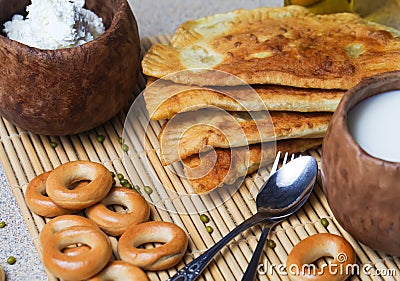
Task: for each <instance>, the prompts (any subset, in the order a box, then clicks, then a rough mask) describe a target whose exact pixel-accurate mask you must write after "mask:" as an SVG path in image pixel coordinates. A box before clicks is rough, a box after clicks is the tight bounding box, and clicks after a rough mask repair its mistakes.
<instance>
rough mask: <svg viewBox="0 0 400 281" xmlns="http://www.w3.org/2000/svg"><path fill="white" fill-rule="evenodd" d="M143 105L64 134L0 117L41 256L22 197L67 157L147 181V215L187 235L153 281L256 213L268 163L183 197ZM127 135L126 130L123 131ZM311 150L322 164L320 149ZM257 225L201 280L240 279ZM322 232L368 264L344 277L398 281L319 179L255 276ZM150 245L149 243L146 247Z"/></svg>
mask: <svg viewBox="0 0 400 281" xmlns="http://www.w3.org/2000/svg"><path fill="white" fill-rule="evenodd" d="M169 40H170V37H169V36H159V37H154V38H145V39H143V40H142V51H143V52H145V51H146V50H147V49H149V48H150V46H151V45H152V44H154V43H163V44H166V43H168V42H169ZM145 83H146V81H145V79H144V77H143V76H139V79H138V85H137V89H138V91H140V90H141V89H143V88H144V86H145ZM136 101H137V100H136ZM136 101H135V102H136ZM144 110H145V109H144V108H142V109H141V111H140V110H139V112H137V115H136V116H137V118H133V119H132V118H130V119H129V120H128V119H127V118H126V117H127V115H126V111H124V112H121V113H120V114H118V115H117V116H115V117H114V118H113V119H112V120H110V121H108V122H107V123H105V124H104V125H102V126H100V127H98V128H95V129H93V130H91V131H89V132H85V133H82V134H78V135H72V136H64V137H48V136H41V135H35V134H32V133H29V132H27V131H24V130H21V129H20V128H17V127H15V126H14V125H12V124H11V123H9V122H8V121H6V120H4V119H0V160H1V162H2V165H3V168H4V171H5V173H6V176H7V178H8V181H9V183H10V187H11V189H12V191H13V194H14V196H15V198H16V201H17V204H18V205H19V207H20V209H21V213H22V215H23V218H24V220H25V222H26V225H27V228H28V231H29V233H30V235H31V237H32V240H33V242H34V245H35V246H36V248H37V250H38V252H39V255H40V256H41V246H40V243H39V239H38V236H39V233H40V230H41V229H42V227H43V226H44V225H45V223H46V222H47V221H48V219H44V218H42V217H40V216H38V215H36V214H33V213H31V212H30V211H29V209H28V207H27V206H26V202H25V197H24V194H25V191H26V187H27V184H28V183H29V181H30V180H31V179H32V178H33V177H35V176H36V175H38V174H40V173H42V172H44V171H49V170H51V169H53V168H55V167H57V166H59V165H60V164H62V163H65V162H68V161H72V160H77V159H87V160H91V161H95V162H100V163H103V164H104V165H105V166H106V167H107V168H108V169H109V170H110V171H114V172H115V173H122V174H124V176H125V177H126V178H128V179H129V180H130V182H132V183H134V184H136V185H138V186H139V187H140V188H141V189H142V190H143V187H144V186H151V187H152V188H153V190H154V192H153V193H152V194H151V195H148V194H145V193H143V196H144V197H145V198H146V200H147V201H148V202H149V203H150V205H151V218H152V219H153V220H163V221H170V222H173V223H175V224H177V225H179V226H180V227H182V228H183V229H184V230H185V231H186V232H187V234H188V237H189V247H188V252H187V254H186V255H185V257H184V259H183V260H182V262H180V263H179V264H178V265H177V266H176V267H174V268H172V269H170V270H165V271H158V272H148V275H149V277H150V279H151V280H165V279H167V278H168V277H170V276H172V275H173V274H175V273H176V271H177V270H178V269H179V268H181V267H183V266H184V265H185V264H187V263H189V262H190V261H191V260H192V259H193V258H195V257H197V256H199V255H200V254H201V253H203V252H204V251H205V250H206V249H207V248H209V247H211V246H212V245H214V243H215V242H217V241H218V240H220V239H221V238H222V237H223V236H224V235H226V234H227V233H228V232H229V231H230V230H232V229H233V228H235V227H236V226H237V225H238V224H240V223H241V222H242V221H243V220H245V219H246V218H248V217H250V216H251V215H252V214H254V213H255V212H256V206H255V195H256V194H257V192H258V190H259V188H260V187H261V185H262V184H263V183H264V181H265V180H266V179H267V178H268V175H269V173H270V167H266V168H263V169H260V171H259V172H258V174H257V175H256V174H253V175H249V176H247V177H246V179H245V180H244V182H243V184H242V185H241V186H240V188H239V189H238V190H237V192H231V191H228V190H219V191H218V192H216V193H211V194H209V195H206V196H188V195H185V194H186V193H187V192H188V191H190V190H191V186H190V184H189V183H188V182H187V181H186V180H185V179H182V178H181V177H179V176H178V175H177V172H178V171H179V166H174V167H163V166H162V164H161V162H160V158H159V153H160V151H159V143H158V138H157V135H158V134H159V133H160V131H161V128H162V125H163V121H160V122H154V121H151V122H148V121H147V120H146V118H144ZM128 115H129V114H128ZM124 132H129V134H126V135H124ZM100 134H101V135H104V136H105V137H106V138H105V141H104V142H103V143H99V142H97V136H98V135H100ZM120 137H123V138H124V141H126V143H128V144H129V145H128V146H129V150H128V152H124V151H123V150H122V149H121V144H120V143H119V138H120ZM51 141H55V142H57V143H58V146H57V147H56V148H52V147H51V146H50V142H51ZM308 153H309V154H310V155H312V156H314V157H315V158H316V159H317V160H318V162H319V161H320V158H321V151H320V149H318V150H312V151H309V152H308ZM210 206H212V208H210ZM116 208H118V207H116ZM203 213H204V214H207V215H208V216H209V217H210V218H211V221H210V223H209V225H211V226H212V227H213V228H214V232H213V233H212V234H209V233H208V232H207V231H206V228H205V226H204V224H203V222H201V220H200V218H199V214H203ZM321 218H326V219H328V221H329V222H330V223H329V226H328V227H324V226H322V224H321V222H320V221H321ZM261 229H262V226H255V227H254V228H252V229H249V230H247V231H246V232H244V233H243V234H242V235H239V236H238V237H237V238H236V239H235V240H234V241H232V242H231V243H230V244H229V245H228V246H227V247H225V248H224V249H223V250H222V251H221V252H220V254H219V255H218V256H217V257H216V258H215V259H214V261H213V262H212V263H211V264H210V265H209V266H208V268H207V269H206V270H205V272H204V274H203V276H202V280H218V281H219V280H229V281H230V280H241V278H242V275H243V272H244V271H245V270H246V267H247V264H248V262H249V261H250V259H251V255H252V252H253V251H254V249H255V248H256V245H257V240H258V236H259V235H260V233H261ZM323 232H330V233H335V234H338V235H341V236H343V237H345V238H346V239H347V240H348V241H349V242H350V243H351V244H352V246H353V248H354V249H355V251H356V253H357V263H358V264H359V265H360V267H361V266H363V265H370V268H371V269H370V271H369V272H368V273H367V272H362V271H361V272H360V274H358V275H353V276H351V277H350V278H349V280H363V281H364V280H400V260H399V258H397V257H391V256H387V255H385V254H383V253H379V252H377V251H374V250H371V249H370V248H368V247H367V246H365V245H362V244H360V243H358V242H357V241H356V240H355V239H354V238H353V237H351V235H349V234H348V233H347V232H346V231H344V230H343V229H342V228H341V227H340V225H339V224H338V222H337V221H336V219H335V217H334V216H333V214H332V211H331V210H330V208H329V205H328V202H327V200H326V197H325V195H324V193H323V191H322V184H321V181H320V179H319V180H318V182H317V184H316V186H315V189H314V192H313V193H312V195H311V196H310V199H309V201H308V202H307V203H306V204H305V205H304V206H303V207H302V208H301V210H299V212H297V213H296V214H295V215H292V216H291V217H290V218H288V219H287V220H285V221H283V222H281V223H280V224H278V225H277V226H276V227H275V228H274V229H273V230H272V231H271V233H270V237H269V239H272V240H274V241H275V243H276V247H275V248H274V249H270V248H265V249H264V253H263V257H262V260H261V261H260V262H261V263H262V265H263V267H262V268H263V269H264V272H260V274H259V275H258V279H259V280H289V279H288V277H287V276H286V275H285V274H282V272H281V271H282V270H280V268H278V265H284V264H285V263H286V259H287V256H288V253H289V252H290V251H291V250H292V248H293V247H294V246H295V245H296V244H297V243H298V242H300V241H301V240H302V239H304V238H306V237H308V236H310V235H313V234H316V233H323ZM112 244H113V252H114V257H115V258H118V253H117V250H116V245H117V239H115V238H112ZM154 246H155V245H146V247H148V248H149V247H154ZM322 262H324V261H322ZM384 271H386V272H391V274H392V276H386V277H382V276H379V273H380V272H384ZM283 273H284V272H283ZM374 274H375V275H376V276H374ZM48 276H49V280H57V278H56V277H55V276H52V275H51V274H50V273H48Z"/></svg>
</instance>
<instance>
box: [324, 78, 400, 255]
mask: <svg viewBox="0 0 400 281" xmlns="http://www.w3.org/2000/svg"><path fill="white" fill-rule="evenodd" d="M398 89H400V72H389V73H384V74H381V75H377V76H374V77H371V78H368V79H365V80H364V81H362V82H361V83H360V84H359V85H357V86H355V87H354V88H352V89H350V90H349V91H348V92H347V93H346V94H345V95H344V97H343V99H342V101H341V102H340V104H339V106H338V108H337V110H336V111H335V113H334V114H333V117H332V119H331V122H330V125H329V128H328V131H327V134H326V136H325V138H324V141H323V149H322V152H323V153H322V160H321V163H322V181H323V186H324V192H325V194H326V196H327V198H328V202H329V205H330V207H331V209H332V211H333V213H334V215H335V217H336V219H337V220H338V222H339V223H340V224H341V226H342V227H343V228H344V229H345V230H347V231H348V232H349V233H350V234H352V235H353V237H354V238H355V239H357V240H358V241H360V242H362V243H364V244H366V245H368V246H369V247H371V248H373V249H376V250H380V251H383V252H384V253H387V254H391V255H395V256H400V239H399V238H400V208H399V202H400V163H396V162H388V161H384V160H381V159H379V158H375V157H373V156H371V155H369V154H368V153H366V152H365V151H364V150H363V149H362V148H361V147H360V146H359V145H358V144H357V143H356V142H355V140H354V139H353V137H352V136H351V134H350V133H349V131H348V128H347V114H348V112H349V111H350V110H351V109H352V108H353V107H354V106H356V105H357V104H358V103H359V102H361V101H362V100H364V99H366V98H368V97H371V96H374V95H377V94H379V93H383V92H387V91H390V90H398ZM382 110H384V109H382ZM392 121H393V122H394V123H396V122H399V120H392ZM396 124H397V123H396ZM393 130H396V127H395V126H394V127H393ZM384 137H385V136H382V138H384ZM399 145H400V144H399Z"/></svg>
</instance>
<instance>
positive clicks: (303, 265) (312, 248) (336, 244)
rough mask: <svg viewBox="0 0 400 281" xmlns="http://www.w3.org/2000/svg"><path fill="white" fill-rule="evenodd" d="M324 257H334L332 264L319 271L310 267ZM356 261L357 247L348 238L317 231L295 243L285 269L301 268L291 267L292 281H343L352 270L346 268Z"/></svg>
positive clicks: (289, 273) (289, 271) (289, 272)
mask: <svg viewBox="0 0 400 281" xmlns="http://www.w3.org/2000/svg"><path fill="white" fill-rule="evenodd" d="M324 257H332V258H333V261H332V262H330V264H329V266H327V267H321V268H319V269H318V271H317V270H313V268H312V267H307V265H310V264H311V263H312V262H313V261H315V260H318V259H320V258H324ZM355 262H356V255H355V253H354V249H353V247H352V246H351V244H350V243H349V242H348V241H347V240H346V239H344V238H343V237H341V236H338V235H335V234H331V233H318V234H314V235H312V236H310V237H307V238H306V239H304V240H301V241H300V242H299V243H298V244H296V245H295V246H294V248H293V249H292V251H291V252H290V254H289V256H288V259H287V262H286V268H295V269H298V271H296V270H288V275H289V277H290V280H292V281H344V280H346V279H347V277H349V275H350V274H351V271H350V270H344V269H346V268H347V269H348V268H349V267H350V266H352V265H353V264H354V263H355ZM315 269H316V268H315ZM333 269H335V270H333ZM340 269H343V270H340Z"/></svg>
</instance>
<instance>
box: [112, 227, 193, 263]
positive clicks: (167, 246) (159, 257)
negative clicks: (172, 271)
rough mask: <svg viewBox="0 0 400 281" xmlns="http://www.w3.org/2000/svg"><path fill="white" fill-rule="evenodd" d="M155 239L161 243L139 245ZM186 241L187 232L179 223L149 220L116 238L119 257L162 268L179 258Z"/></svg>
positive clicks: (182, 253)
mask: <svg viewBox="0 0 400 281" xmlns="http://www.w3.org/2000/svg"><path fill="white" fill-rule="evenodd" d="M154 242H155V243H164V244H163V245H161V246H158V247H156V248H152V249H142V248H138V247H139V246H140V245H143V244H146V243H154ZM187 245H188V238H187V235H186V233H185V232H184V231H183V230H182V229H181V228H180V227H179V226H177V225H175V224H173V223H170V222H160V221H151V222H145V223H141V224H138V225H133V226H131V227H130V228H128V229H127V230H126V231H125V232H124V234H122V236H121V238H120V239H119V241H118V253H119V256H120V258H121V260H123V261H126V262H129V263H131V264H134V265H136V266H138V267H140V268H142V269H144V270H164V269H168V268H171V267H173V266H174V265H176V264H177V263H178V262H179V261H180V260H181V259H182V257H183V255H184V254H185V252H186V248H187Z"/></svg>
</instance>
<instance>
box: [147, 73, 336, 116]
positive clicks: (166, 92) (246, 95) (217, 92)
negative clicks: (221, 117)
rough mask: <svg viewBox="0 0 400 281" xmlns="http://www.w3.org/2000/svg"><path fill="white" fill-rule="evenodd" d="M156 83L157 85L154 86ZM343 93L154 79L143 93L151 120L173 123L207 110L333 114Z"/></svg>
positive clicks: (270, 86) (152, 78)
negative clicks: (179, 115) (189, 113)
mask: <svg viewBox="0 0 400 281" xmlns="http://www.w3.org/2000/svg"><path fill="white" fill-rule="evenodd" d="M154 82H155V83H154ZM343 94H344V91H342V90H324V89H304V88H294V87H285V86H277V85H253V86H252V87H250V86H236V87H196V86H190V85H183V84H176V83H173V82H171V81H168V80H163V79H158V80H157V81H156V79H155V78H154V77H151V78H150V79H149V80H148V83H147V88H146V89H145V91H144V99H145V101H146V108H147V111H148V112H149V116H150V118H151V119H152V120H160V119H171V118H172V117H173V116H174V115H175V114H177V113H179V112H186V111H190V110H196V109H200V108H205V107H218V108H221V109H223V110H228V111H261V110H269V111H298V112H333V111H335V109H336V107H337V105H338V104H339V102H340V100H341V98H342V97H343Z"/></svg>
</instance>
